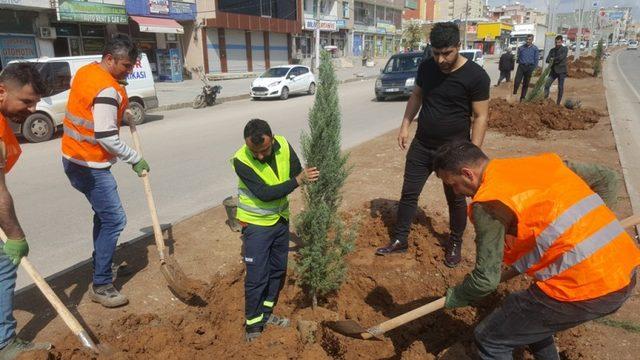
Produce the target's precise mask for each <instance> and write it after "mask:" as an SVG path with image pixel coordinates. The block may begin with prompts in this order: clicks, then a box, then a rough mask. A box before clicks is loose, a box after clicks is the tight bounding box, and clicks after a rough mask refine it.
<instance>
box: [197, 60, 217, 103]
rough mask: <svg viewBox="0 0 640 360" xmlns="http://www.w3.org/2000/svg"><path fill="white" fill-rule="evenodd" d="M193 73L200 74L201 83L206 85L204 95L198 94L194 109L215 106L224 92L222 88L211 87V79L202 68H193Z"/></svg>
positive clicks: (203, 90)
mask: <svg viewBox="0 0 640 360" xmlns="http://www.w3.org/2000/svg"><path fill="white" fill-rule="evenodd" d="M192 70H193V71H196V72H197V73H198V76H199V77H200V81H202V83H203V84H204V86H203V87H202V93H201V94H198V96H196V98H195V99H193V104H192V106H193V108H194V109H200V108H203V107H206V106H213V104H215V103H216V97H217V96H218V94H220V91H221V90H222V86H220V85H211V83H210V82H209V79H207V77H206V76H205V74H204V71H203V70H202V67H198V68H193V69H192Z"/></svg>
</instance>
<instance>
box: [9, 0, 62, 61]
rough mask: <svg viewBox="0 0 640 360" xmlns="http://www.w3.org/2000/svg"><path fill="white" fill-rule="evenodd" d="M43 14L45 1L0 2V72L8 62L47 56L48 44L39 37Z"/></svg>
mask: <svg viewBox="0 0 640 360" xmlns="http://www.w3.org/2000/svg"><path fill="white" fill-rule="evenodd" d="M47 11H50V4H49V1H48V0H11V1H8V0H0V70H2V68H3V67H5V66H6V65H7V63H9V62H10V61H12V60H19V59H29V58H35V57H39V56H42V55H46V56H50V55H51V54H50V52H49V48H50V47H51V45H50V41H49V40H46V39H43V37H42V36H39V31H40V28H41V27H43V26H46V25H48V21H47V20H48V19H47V16H46V12H47ZM42 19H44V20H42ZM41 44H42V47H43V50H44V52H43V51H41V49H40V48H41Z"/></svg>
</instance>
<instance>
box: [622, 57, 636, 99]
mask: <svg viewBox="0 0 640 360" xmlns="http://www.w3.org/2000/svg"><path fill="white" fill-rule="evenodd" d="M618 63H619V64H620V69H621V70H622V72H623V73H624V75H625V76H626V77H627V79H628V80H629V82H630V83H631V85H632V87H633V88H634V89H635V91H636V92H637V93H639V94H640V50H622V51H620V53H619V54H618ZM638 100H640V99H638Z"/></svg>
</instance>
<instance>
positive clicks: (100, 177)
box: [62, 36, 149, 308]
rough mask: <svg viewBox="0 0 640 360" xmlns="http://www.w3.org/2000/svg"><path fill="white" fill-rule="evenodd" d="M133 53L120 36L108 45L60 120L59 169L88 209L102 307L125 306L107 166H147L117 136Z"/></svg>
mask: <svg viewBox="0 0 640 360" xmlns="http://www.w3.org/2000/svg"><path fill="white" fill-rule="evenodd" d="M138 55H139V53H138V49H136V47H135V45H134V44H133V43H132V42H131V41H130V40H129V39H128V38H127V37H124V36H117V37H115V38H113V39H111V40H110V41H109V42H108V43H107V44H106V46H105V49H104V51H103V53H102V61H100V63H92V64H89V65H86V66H83V67H82V68H80V69H79V70H78V72H77V73H76V76H75V77H74V78H73V83H72V84H71V92H70V94H69V100H68V102H67V109H66V113H65V117H64V135H63V136H62V163H63V166H64V172H65V173H66V174H67V177H68V178H69V181H70V182H71V185H72V186H73V187H74V188H76V189H77V190H78V191H80V192H82V193H83V194H84V195H85V197H86V198H87V199H88V200H89V203H91V207H92V208H93V211H94V213H95V214H94V216H93V246H94V251H93V284H92V286H90V287H89V297H90V298H91V300H92V301H94V302H98V303H100V304H102V305H103V306H105V307H109V308H111V307H118V306H122V305H125V304H127V303H128V302H129V300H128V299H127V298H126V297H125V296H124V295H123V294H121V293H120V292H119V291H118V290H117V289H116V288H115V287H114V286H113V271H112V262H113V254H114V252H115V249H116V244H117V242H118V237H119V236H120V233H121V232H122V230H123V229H124V227H125V224H126V216H125V213H124V209H123V208H122V203H121V201H120V196H119V195H118V190H117V184H116V180H115V179H114V177H113V175H112V174H111V171H110V169H111V166H112V165H113V164H115V163H116V161H117V159H118V158H119V159H120V160H122V161H124V162H126V163H129V164H131V165H132V167H133V170H134V171H135V172H136V173H137V174H138V176H142V175H143V173H144V171H149V165H148V164H147V162H146V161H145V160H144V159H143V158H142V156H141V155H140V154H138V153H137V152H136V151H135V150H134V149H132V148H131V147H129V146H128V145H127V144H125V143H124V142H123V141H122V140H121V139H120V136H119V131H120V126H121V124H122V119H123V116H124V113H125V110H126V109H127V107H128V104H129V100H128V98H127V91H126V90H125V87H124V85H123V84H122V82H123V81H125V80H126V78H127V75H129V74H130V73H131V71H132V69H133V67H134V64H135V63H136V61H137V60H138Z"/></svg>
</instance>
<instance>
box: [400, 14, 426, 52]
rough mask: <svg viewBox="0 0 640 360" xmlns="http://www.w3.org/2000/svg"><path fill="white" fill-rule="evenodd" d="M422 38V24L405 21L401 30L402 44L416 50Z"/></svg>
mask: <svg viewBox="0 0 640 360" xmlns="http://www.w3.org/2000/svg"><path fill="white" fill-rule="evenodd" d="M423 39H424V34H423V31H422V26H421V25H420V24H419V23H417V22H413V21H410V22H407V23H406V25H405V27H404V30H403V31H402V46H404V47H405V48H407V49H410V50H418V49H419V48H420V43H421V42H422V40H423Z"/></svg>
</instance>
